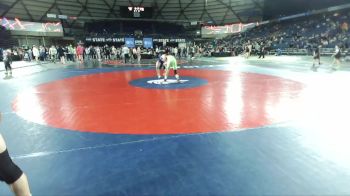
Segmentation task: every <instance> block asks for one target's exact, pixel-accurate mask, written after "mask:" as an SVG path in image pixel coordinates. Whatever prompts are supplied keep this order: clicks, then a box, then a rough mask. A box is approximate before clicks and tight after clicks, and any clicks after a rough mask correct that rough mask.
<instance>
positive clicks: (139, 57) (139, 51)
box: [136, 47, 141, 63]
mask: <svg viewBox="0 0 350 196" xmlns="http://www.w3.org/2000/svg"><path fill="white" fill-rule="evenodd" d="M136 55H137V62H138V63H140V62H141V48H140V47H137V50H136Z"/></svg>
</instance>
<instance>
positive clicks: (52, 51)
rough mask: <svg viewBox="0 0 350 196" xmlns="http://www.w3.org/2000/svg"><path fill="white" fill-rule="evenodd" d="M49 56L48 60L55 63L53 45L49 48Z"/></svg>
mask: <svg viewBox="0 0 350 196" xmlns="http://www.w3.org/2000/svg"><path fill="white" fill-rule="evenodd" d="M49 56H50V60H51V61H52V62H53V63H56V59H57V49H56V47H55V46H54V45H52V46H51V48H50V49H49Z"/></svg>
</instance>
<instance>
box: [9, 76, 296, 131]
mask: <svg viewBox="0 0 350 196" xmlns="http://www.w3.org/2000/svg"><path fill="white" fill-rule="evenodd" d="M154 75H155V73H154V71H153V70H152V71H150V70H146V71H145V70H139V71H123V72H111V73H100V74H91V75H83V76H76V77H72V78H67V79H62V80H58V81H54V82H50V83H46V84H42V85H39V86H37V87H35V88H34V89H31V90H27V91H25V92H22V93H21V94H19V95H18V96H17V98H16V99H15V101H14V103H13V108H14V110H15V112H16V113H17V114H18V115H20V116H21V117H23V118H24V119H27V120H28V121H32V122H35V123H39V124H44V125H47V126H52V127H57V128H63V129H68V130H77V131H82V132H95V133H113V134H184V133H203V132H220V131H232V130H238V129H245V128H255V127H260V126H265V125H270V124H274V123H278V122H282V121H286V120H291V119H292V118H293V116H294V111H296V110H298V108H300V107H301V106H300V101H299V99H298V98H299V94H300V93H301V92H302V90H303V85H302V84H301V83H298V82H295V81H291V80H286V79H283V78H279V77H273V76H267V75H260V74H253V73H236V72H230V71H218V70H216V71H214V70H181V72H180V75H183V76H189V77H197V78H202V79H205V80H207V81H208V83H207V84H206V85H203V86H199V87H194V88H187V89H146V88H142V87H134V86H131V85H130V84H129V82H130V81H133V80H136V79H140V78H145V77H152V76H154ZM188 82H191V81H188ZM171 85H176V84H171Z"/></svg>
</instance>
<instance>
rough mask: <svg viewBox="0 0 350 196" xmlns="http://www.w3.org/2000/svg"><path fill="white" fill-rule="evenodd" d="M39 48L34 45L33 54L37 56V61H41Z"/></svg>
mask: <svg viewBox="0 0 350 196" xmlns="http://www.w3.org/2000/svg"><path fill="white" fill-rule="evenodd" d="M39 55H40V53H39V49H38V48H37V47H36V46H35V45H34V46H33V56H34V58H35V61H36V62H38V61H39Z"/></svg>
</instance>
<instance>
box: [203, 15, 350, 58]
mask: <svg viewBox="0 0 350 196" xmlns="http://www.w3.org/2000/svg"><path fill="white" fill-rule="evenodd" d="M349 23H350V11H346V12H341V13H331V14H322V15H314V16H306V17H303V18H298V19H293V20H286V21H279V22H278V21H275V22H271V23H269V24H265V25H260V26H257V27H255V28H253V29H251V30H249V31H247V32H244V33H241V34H235V35H231V36H228V37H226V38H224V39H218V40H214V41H209V42H205V43H203V47H204V48H205V51H211V52H222V51H231V52H232V54H233V55H237V54H240V53H242V52H244V51H245V50H246V47H248V46H251V47H252V48H253V53H254V51H255V52H258V51H259V50H260V48H262V47H264V48H265V49H266V50H267V51H271V50H273V51H281V50H285V49H287V48H294V49H307V50H310V51H311V50H312V49H313V48H315V47H322V48H334V47H335V46H336V45H338V46H339V47H340V48H342V50H346V49H348V48H349V44H350V43H349V41H350V40H349V36H350V32H349V27H348V25H349Z"/></svg>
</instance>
